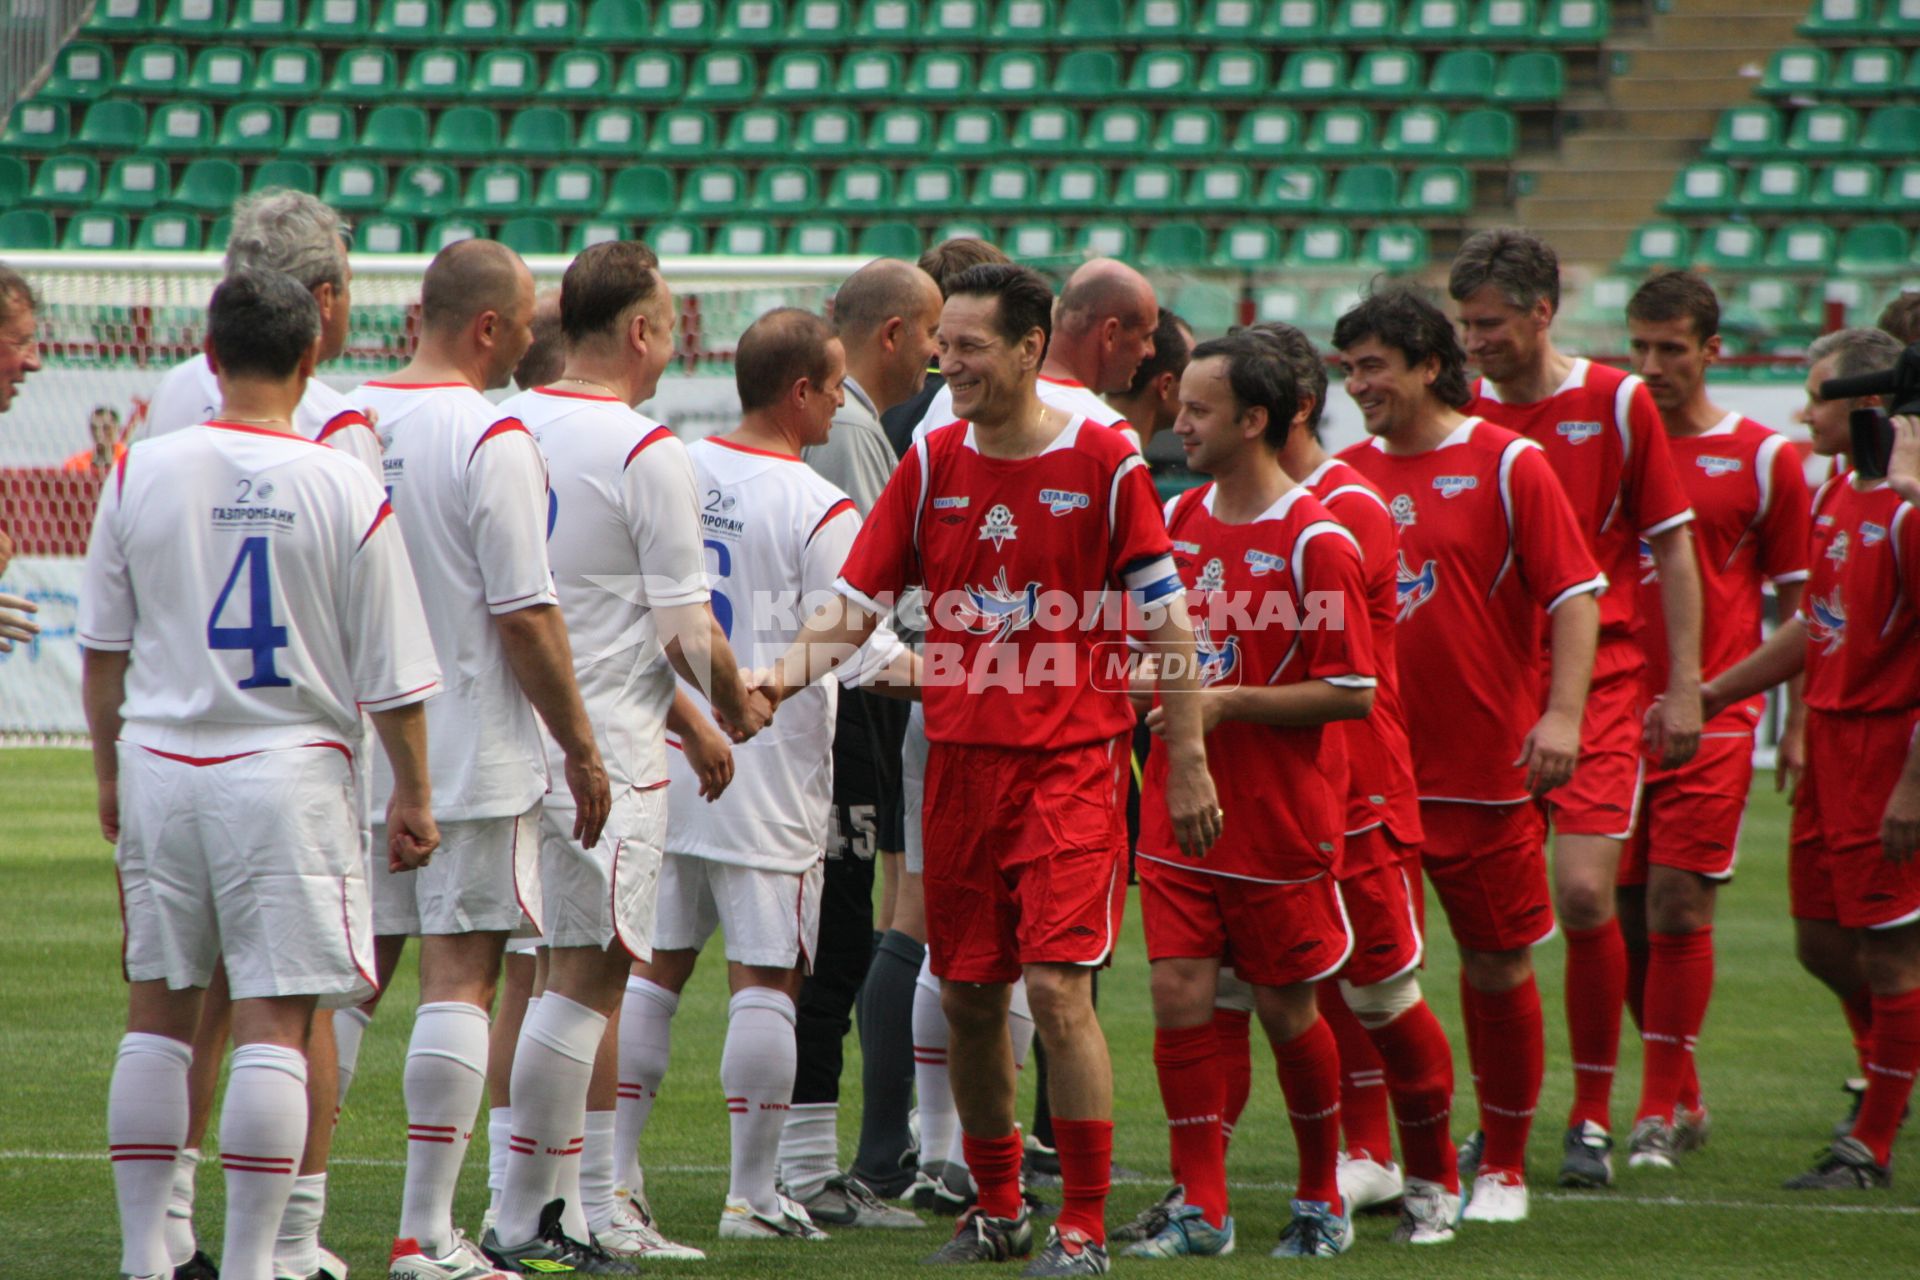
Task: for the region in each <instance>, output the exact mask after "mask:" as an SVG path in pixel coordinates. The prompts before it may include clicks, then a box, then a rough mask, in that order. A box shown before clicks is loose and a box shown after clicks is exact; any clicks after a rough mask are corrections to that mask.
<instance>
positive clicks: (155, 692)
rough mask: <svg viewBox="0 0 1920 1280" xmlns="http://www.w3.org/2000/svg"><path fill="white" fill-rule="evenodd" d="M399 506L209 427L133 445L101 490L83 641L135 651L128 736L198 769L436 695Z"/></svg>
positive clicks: (329, 472) (343, 476) (348, 733)
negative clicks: (198, 764)
mask: <svg viewBox="0 0 1920 1280" xmlns="http://www.w3.org/2000/svg"><path fill="white" fill-rule="evenodd" d="M391 514H392V509H391V508H390V507H389V506H388V504H387V502H386V500H385V499H384V497H383V496H382V495H381V493H380V487H379V486H378V485H376V484H375V483H373V480H372V478H371V477H369V476H368V475H367V473H366V470H365V469H364V468H363V467H361V466H359V465H358V464H357V463H354V462H352V461H350V460H349V459H347V458H346V457H344V456H343V455H341V454H338V453H335V452H333V451H332V450H330V449H323V448H320V447H318V446H317V445H315V444H314V443H313V442H312V441H310V440H302V439H300V438H299V437H298V436H294V435H288V434H286V433H284V432H279V431H270V430H267V429H265V428H261V427H250V426H245V425H242V424H238V423H223V422H211V423H207V424H205V425H201V426H195V427H192V428H190V429H188V430H186V431H177V432H174V433H172V434H170V435H168V436H166V437H164V438H162V439H159V440H151V441H142V442H141V443H139V444H136V445H135V446H133V448H132V449H130V450H129V451H128V452H127V456H126V457H125V458H124V459H123V460H122V461H121V462H120V464H119V466H118V467H117V468H116V469H115V471H114V473H113V475H112V476H111V477H110V478H109V479H108V481H107V483H106V484H105V486H103V488H102V490H101V494H100V506H99V510H98V512H97V513H96V515H95V518H94V526H93V538H92V541H91V542H90V543H89V544H88V547H87V563H86V576H85V579H84V585H83V586H82V588H81V592H80V625H79V632H80V643H81V644H82V645H84V646H85V647H87V648H89V649H98V650H103V651H113V652H123V653H131V654H132V663H131V664H130V666H129V669H128V672H127V695H126V702H125V704H124V705H123V706H122V709H121V710H122V714H123V715H124V717H125V719H126V727H125V728H124V729H123V731H122V734H121V736H122V737H123V738H125V739H126V740H127V741H128V742H133V743H138V744H139V745H141V746H143V747H149V748H152V749H154V750H157V751H166V752H173V753H178V754H180V755H182V756H187V757H191V758H193V759H195V760H205V759H212V758H219V757H223V756H231V755H236V754H241V753H245V752H251V751H265V750H273V749H276V748H282V747H292V746H300V745H302V744H305V743H311V742H313V741H315V740H316V739H324V740H338V741H339V742H340V743H341V744H342V745H343V746H347V747H348V748H349V749H350V750H351V748H352V747H354V746H357V745H358V744H359V742H360V710H361V708H365V709H366V710H369V711H385V710H389V709H392V708H395V707H403V706H406V705H408V704H409V703H413V702H418V701H421V700H422V699H424V698H426V697H428V696H429V695H431V694H432V693H433V692H434V691H435V690H436V689H437V688H438V686H439V681H440V669H439V665H438V664H437V663H436V661H435V659H434V652H433V646H432V644H431V643H430V642H429V640H428V638H427V632H426V618H425V616H424V615H423V613H422V609H421V604H420V595H419V592H418V590H417V589H416V588H415V585H414V577H413V571H412V569H411V568H409V566H408V562H407V553H406V547H405V545H404V544H403V542H402V540H401V536H400V531H399V529H398V528H396V527H395V522H394V521H392V520H391V519H389V518H388V517H389V516H390V515H391Z"/></svg>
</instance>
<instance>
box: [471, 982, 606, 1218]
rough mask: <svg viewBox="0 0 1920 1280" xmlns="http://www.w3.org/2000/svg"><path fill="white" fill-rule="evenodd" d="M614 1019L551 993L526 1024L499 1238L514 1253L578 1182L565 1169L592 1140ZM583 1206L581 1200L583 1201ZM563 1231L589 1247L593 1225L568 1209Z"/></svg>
mask: <svg viewBox="0 0 1920 1280" xmlns="http://www.w3.org/2000/svg"><path fill="white" fill-rule="evenodd" d="M606 1029H607V1020H606V1018H605V1017H604V1016H603V1015H601V1014H598V1013H595V1012H594V1011H593V1010H592V1009H589V1008H587V1006H585V1005H583V1004H580V1003H579V1002H577V1001H574V1000H569V999H567V998H566V997H565V996H563V995H558V994H556V993H554V992H551V991H549V992H547V994H546V995H545V996H543V997H542V998H541V1000H540V1004H539V1007H538V1008H536V1009H534V1010H533V1011H532V1012H531V1013H529V1014H528V1015H527V1020H526V1021H525V1022H523V1023H521V1024H520V1043H519V1046H518V1047H517V1048H515V1050H514V1057H513V1137H512V1138H511V1139H510V1140H509V1142H508V1144H507V1183H506V1188H505V1190H504V1191H503V1192H502V1193H501V1196H500V1217H499V1218H498V1220H497V1221H495V1223H494V1231H495V1233H496V1234H497V1236H498V1238H499V1240H500V1242H501V1243H502V1244H505V1245H508V1246H514V1245H520V1244H525V1243H526V1242H527V1241H529V1240H531V1239H533V1238H534V1237H535V1236H536V1235H538V1234H539V1233H540V1211H541V1210H542V1209H544V1208H546V1206H547V1203H548V1201H550V1200H552V1199H553V1198H554V1197H555V1196H556V1195H557V1194H558V1188H559V1187H561V1186H563V1185H565V1184H567V1183H568V1182H569V1181H576V1182H577V1181H578V1175H577V1174H576V1175H575V1176H574V1178H572V1179H571V1180H570V1179H568V1178H567V1177H566V1176H565V1175H564V1173H563V1171H562V1168H561V1166H562V1164H563V1163H566V1162H575V1161H578V1160H579V1158H580V1151H581V1147H582V1145H583V1143H584V1141H585V1138H586V1132H585V1129H586V1113H587V1085H588V1084H589V1083H590V1082H591V1081H592V1079H593V1057H594V1054H595V1053H597V1052H599V1049H600V1037H601V1036H602V1035H604V1034H605V1033H606ZM576 1199H577V1197H576ZM561 1222H562V1227H563V1229H564V1230H565V1231H566V1233H567V1235H568V1236H569V1237H571V1238H572V1239H575V1240H578V1241H581V1242H582V1243H584V1242H585V1241H586V1240H587V1238H588V1236H587V1218H586V1214H585V1212H584V1211H583V1210H582V1209H581V1207H580V1206H579V1205H578V1204H575V1203H571V1202H570V1203H568V1204H567V1205H566V1208H565V1211H564V1213H563V1215H562V1217H561Z"/></svg>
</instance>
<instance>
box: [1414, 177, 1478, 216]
mask: <svg viewBox="0 0 1920 1280" xmlns="http://www.w3.org/2000/svg"><path fill="white" fill-rule="evenodd" d="M1472 211H1473V178H1472V176H1471V175H1469V174H1468V173H1467V171H1466V170H1465V169H1462V168H1460V167H1459V166H1458V165H1428V166H1425V167H1423V168H1419V169H1415V170H1414V171H1413V172H1412V173H1410V174H1408V175H1407V181H1406V186H1405V189H1404V190H1403V191H1402V192H1401V193H1400V212H1401V213H1403V214H1408V215H1410V216H1412V217H1416V218H1457V217H1460V216H1461V215H1463V214H1467V213H1471V212H1472Z"/></svg>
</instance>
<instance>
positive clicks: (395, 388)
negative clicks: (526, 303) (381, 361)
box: [352, 381, 558, 821]
mask: <svg viewBox="0 0 1920 1280" xmlns="http://www.w3.org/2000/svg"><path fill="white" fill-rule="evenodd" d="M352 398H353V400H354V402H355V403H356V404H358V405H359V406H361V408H362V410H363V411H365V412H366V413H367V417H368V418H369V419H371V420H373V421H375V422H378V423H379V427H380V440H381V444H382V445H383V446H384V449H385V454H384V457H383V459H382V466H383V469H384V470H385V472H386V482H387V494H388V496H389V497H390V498H391V499H392V501H393V511H394V518H395V519H396V520H397V521H398V522H399V525H400V530H401V532H402V533H404V534H405V535H406V541H407V555H408V557H409V558H410V559H411V560H412V561H413V571H414V575H415V577H416V578H418V580H419V583H420V599H421V602H422V603H423V604H425V605H426V610H427V627H428V629H429V630H430V631H431V632H432V634H433V648H434V652H435V653H437V654H438V655H439V657H440V666H441V669H442V671H444V672H445V676H446V694H445V695H444V696H443V697H440V698H436V699H434V701H433V703H432V705H431V706H429V707H428V709H427V751H428V767H429V769H430V770H431V771H432V776H433V811H434V815H435V816H436V817H438V818H439V819H441V820H442V821H463V820H468V819H476V818H504V817H510V816H513V815H516V814H521V813H525V812H526V811H527V810H528V809H530V808H532V807H533V804H534V802H535V801H537V800H538V799H539V798H540V797H541V796H542V795H543V794H545V792H546V790H547V759H546V746H545V744H544V742H543V741H542V738H541V733H540V726H539V724H538V723H537V722H536V720H535V718H534V714H533V706H532V704H531V703H529V702H528V701H527V696H526V694H525V693H523V692H522V691H521V688H520V682H519V680H518V679H517V678H516V677H515V676H514V674H513V669H512V667H511V666H509V665H508V662H507V651H506V646H505V644H504V643H503V642H502V641H501V638H500V632H499V630H498V629H497V628H496V627H495V626H494V622H493V619H494V616H495V615H497V614H506V613H512V612H514V611H516V610H519V609H525V608H529V607H532V606H535V605H551V604H557V603H558V597H557V596H556V595H555V594H554V589H553V575H552V573H551V572H550V571H549V569H548V567H547V518H548V513H549V510H550V505H549V500H548V493H547V464H546V460H545V459H544V458H543V457H541V455H540V446H538V445H537V444H535V443H534V440H533V437H532V436H531V435H529V434H528V433H527V429H526V427H525V425H523V424H522V423H521V422H520V421H519V420H518V419H516V418H502V417H501V416H500V415H499V413H498V412H497V411H496V410H495V409H494V407H493V405H492V404H490V403H488V401H487V398H486V397H485V396H483V395H481V394H480V393H479V392H478V391H475V390H474V389H473V388H472V387H470V386H467V385H466V384H464V383H440V384H415V385H401V384H397V383H388V382H378V381H375V382H369V383H367V384H365V385H364V386H362V387H360V388H359V389H358V390H357V391H355V392H354V393H353V397H352ZM390 787H391V780H390V779H389V778H388V777H387V776H386V773H385V770H384V765H383V767H382V768H380V769H377V770H376V771H375V773H374V790H373V802H374V806H375V811H376V812H378V811H379V809H380V807H381V806H384V805H385V803H386V798H387V795H388V792H389V789H390Z"/></svg>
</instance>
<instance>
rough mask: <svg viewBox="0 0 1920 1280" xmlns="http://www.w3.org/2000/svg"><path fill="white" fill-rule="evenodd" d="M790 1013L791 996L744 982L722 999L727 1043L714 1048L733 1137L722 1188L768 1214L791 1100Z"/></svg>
mask: <svg viewBox="0 0 1920 1280" xmlns="http://www.w3.org/2000/svg"><path fill="white" fill-rule="evenodd" d="M794 1018H795V1014H794V1008H793V1001H792V1000H789V999H788V998H787V997H786V996H785V995H784V994H782V993H781V992H778V991H775V990H773V989H772V988H771V987H748V988H747V989H746V990H744V991H741V992H739V993H737V994H736V995H735V996H734V997H733V999H732V1000H730V1001H728V1002H727V1044H726V1047H725V1048H724V1049H723V1050H721V1053H720V1087H721V1088H722V1089H723V1090H725V1091H726V1095H727V1119H728V1120H729V1121H730V1122H731V1123H730V1124H729V1126H728V1128H729V1130H730V1131H731V1133H732V1137H733V1162H732V1176H731V1177H730V1178H729V1179H728V1181H727V1194H728V1195H729V1196H733V1197H736V1198H738V1199H741V1200H745V1201H746V1202H747V1203H748V1204H751V1205H752V1206H753V1209H754V1212H755V1213H763V1214H766V1215H768V1216H772V1215H775V1214H777V1213H779V1211H780V1197H779V1193H778V1192H777V1191H776V1190H775V1189H774V1183H773V1171H774V1163H775V1161H776V1160H777V1159H778V1157H779V1153H780V1130H781V1129H782V1128H784V1127H785V1126H786V1121H787V1109H788V1107H789V1106H790V1105H791V1104H792V1102H793V1073H794V1061H795V1050H794V1043H793V1024H794Z"/></svg>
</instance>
